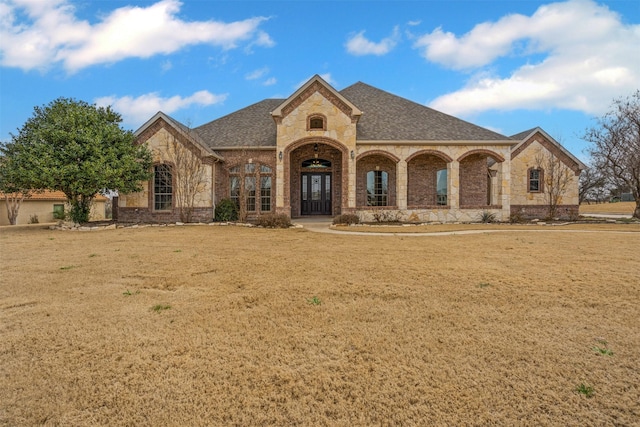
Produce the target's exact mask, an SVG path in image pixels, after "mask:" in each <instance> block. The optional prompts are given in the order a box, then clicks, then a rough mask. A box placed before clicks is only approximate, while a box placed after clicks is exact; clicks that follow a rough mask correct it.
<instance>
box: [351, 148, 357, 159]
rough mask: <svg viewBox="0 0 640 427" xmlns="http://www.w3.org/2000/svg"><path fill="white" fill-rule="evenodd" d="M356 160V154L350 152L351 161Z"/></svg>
mask: <svg viewBox="0 0 640 427" xmlns="http://www.w3.org/2000/svg"><path fill="white" fill-rule="evenodd" d="M355 158H356V153H354V152H353V150H351V160H353V159H355Z"/></svg>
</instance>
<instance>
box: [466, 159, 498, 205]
mask: <svg viewBox="0 0 640 427" xmlns="http://www.w3.org/2000/svg"><path fill="white" fill-rule="evenodd" d="M491 160H493V161H494V162H497V163H502V162H504V160H505V159H504V157H502V156H501V155H499V154H497V153H496V152H494V151H491V150H487V149H476V150H470V151H467V152H466V153H464V154H463V155H461V156H460V157H459V158H458V162H459V170H460V182H459V186H460V187H459V188H460V207H461V208H484V207H486V206H490V205H491V200H492V199H493V198H495V196H496V195H495V194H492V176H493V174H494V172H492V171H491V170H490V166H491V165H492V163H491Z"/></svg>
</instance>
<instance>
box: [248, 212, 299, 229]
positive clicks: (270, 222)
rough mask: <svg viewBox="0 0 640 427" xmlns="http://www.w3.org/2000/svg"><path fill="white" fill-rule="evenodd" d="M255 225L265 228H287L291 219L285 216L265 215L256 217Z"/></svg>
mask: <svg viewBox="0 0 640 427" xmlns="http://www.w3.org/2000/svg"><path fill="white" fill-rule="evenodd" d="M256 225H257V226H259V227H266V228H289V227H291V219H290V218H289V217H288V216H287V215H285V214H265V215H260V216H259V217H258V219H257V220H256Z"/></svg>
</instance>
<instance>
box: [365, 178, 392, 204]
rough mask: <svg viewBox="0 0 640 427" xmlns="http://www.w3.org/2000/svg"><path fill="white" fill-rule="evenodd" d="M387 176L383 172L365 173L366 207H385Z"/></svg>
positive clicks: (387, 186) (387, 194) (387, 189)
mask: <svg viewBox="0 0 640 427" xmlns="http://www.w3.org/2000/svg"><path fill="white" fill-rule="evenodd" d="M388 196H389V174H388V173H387V172H384V171H369V172H367V206H387V199H388Z"/></svg>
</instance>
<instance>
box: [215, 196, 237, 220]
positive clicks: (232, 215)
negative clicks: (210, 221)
mask: <svg viewBox="0 0 640 427" xmlns="http://www.w3.org/2000/svg"><path fill="white" fill-rule="evenodd" d="M215 215H216V217H215V220H216V221H237V220H238V206H237V205H236V203H235V202H234V201H233V200H231V199H222V200H220V202H219V203H218V204H217V205H216V211H215Z"/></svg>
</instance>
